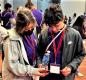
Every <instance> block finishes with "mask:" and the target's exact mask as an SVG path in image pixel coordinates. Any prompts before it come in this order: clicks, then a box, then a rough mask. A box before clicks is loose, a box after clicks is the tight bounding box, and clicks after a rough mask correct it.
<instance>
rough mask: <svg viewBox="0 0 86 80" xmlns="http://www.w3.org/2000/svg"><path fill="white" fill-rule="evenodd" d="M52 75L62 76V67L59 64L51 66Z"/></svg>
mask: <svg viewBox="0 0 86 80" xmlns="http://www.w3.org/2000/svg"><path fill="white" fill-rule="evenodd" d="M50 73H54V74H60V65H59V64H50Z"/></svg>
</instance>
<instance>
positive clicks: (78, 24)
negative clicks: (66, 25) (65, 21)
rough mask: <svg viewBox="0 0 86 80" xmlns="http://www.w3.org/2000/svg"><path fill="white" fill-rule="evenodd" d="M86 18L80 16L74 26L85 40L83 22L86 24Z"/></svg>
mask: <svg viewBox="0 0 86 80" xmlns="http://www.w3.org/2000/svg"><path fill="white" fill-rule="evenodd" d="M84 19H85V16H84V15H80V16H78V17H77V19H76V21H75V23H74V24H73V28H75V29H76V30H78V31H79V33H80V34H81V36H82V38H84V34H83V29H84V28H83V22H84Z"/></svg>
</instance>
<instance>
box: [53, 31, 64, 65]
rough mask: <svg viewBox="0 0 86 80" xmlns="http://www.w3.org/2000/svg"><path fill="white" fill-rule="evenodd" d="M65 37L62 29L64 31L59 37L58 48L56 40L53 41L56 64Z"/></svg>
mask: <svg viewBox="0 0 86 80" xmlns="http://www.w3.org/2000/svg"><path fill="white" fill-rule="evenodd" d="M63 37H64V31H62V33H61V36H60V39H59V42H58V46H57V48H56V43H55V41H54V42H53V49H54V56H55V64H56V57H57V55H58V54H59V50H60V48H61V44H62V40H63ZM53 38H54V35H53V34H52V39H53Z"/></svg>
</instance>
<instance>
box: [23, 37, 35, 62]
mask: <svg viewBox="0 0 86 80" xmlns="http://www.w3.org/2000/svg"><path fill="white" fill-rule="evenodd" d="M24 37H25V39H26V41H27V43H28V45H29V46H30V47H31V48H32V51H33V52H32V60H33V61H34V60H35V41H34V40H32V39H31V37H30V39H29V40H28V38H27V37H26V36H24Z"/></svg>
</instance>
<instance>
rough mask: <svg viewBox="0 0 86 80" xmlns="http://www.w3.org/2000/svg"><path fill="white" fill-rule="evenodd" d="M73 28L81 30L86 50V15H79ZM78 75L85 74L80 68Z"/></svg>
mask: <svg viewBox="0 0 86 80" xmlns="http://www.w3.org/2000/svg"><path fill="white" fill-rule="evenodd" d="M73 28H74V29H76V30H77V31H79V33H80V34H81V37H82V39H83V46H84V49H85V52H86V47H85V44H86V17H85V16H84V15H80V16H78V17H77V19H76V21H75V23H74V24H73ZM77 75H78V76H84V75H83V74H82V73H80V71H79V69H78V70H77Z"/></svg>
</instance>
